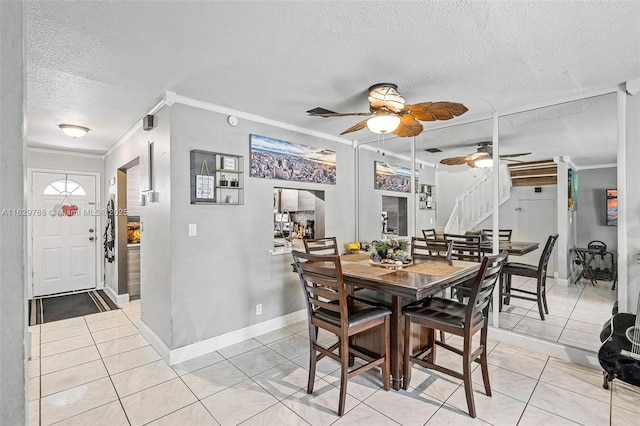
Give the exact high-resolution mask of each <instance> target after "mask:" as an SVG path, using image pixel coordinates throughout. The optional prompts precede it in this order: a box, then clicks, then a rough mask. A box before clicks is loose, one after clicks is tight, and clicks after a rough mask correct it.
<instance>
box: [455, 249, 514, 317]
mask: <svg viewBox="0 0 640 426" xmlns="http://www.w3.org/2000/svg"><path fill="white" fill-rule="evenodd" d="M507 255H508V252H507V251H506V250H503V251H502V252H500V254H498V255H496V256H484V257H483V258H482V265H480V270H479V271H478V274H477V275H476V279H475V281H474V282H473V284H472V286H471V291H470V292H469V301H468V302H467V310H466V312H465V324H471V323H472V319H473V317H474V316H475V315H476V314H477V313H478V312H480V311H482V312H483V315H484V316H485V317H486V316H487V314H488V311H489V303H490V302H491V295H492V294H493V289H494V288H495V286H496V282H498V279H499V278H500V273H501V272H502V266H503V265H504V263H505V261H506V260H507ZM485 320H486V319H485Z"/></svg>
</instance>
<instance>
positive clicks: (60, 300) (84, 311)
mask: <svg viewBox="0 0 640 426" xmlns="http://www.w3.org/2000/svg"><path fill="white" fill-rule="evenodd" d="M112 309H118V307H117V306H116V305H115V304H114V303H113V302H112V301H111V299H109V297H108V296H107V295H106V294H105V293H104V292H103V291H102V290H92V291H87V292H82V293H74V294H67V295H64V296H55V297H43V298H38V299H33V300H31V303H30V304H29V325H36V324H44V323H47V322H53V321H60V320H63V319H69V318H75V317H81V316H84V315H91V314H97V313H99V312H105V311H110V310H112Z"/></svg>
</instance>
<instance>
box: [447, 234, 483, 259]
mask: <svg viewBox="0 0 640 426" xmlns="http://www.w3.org/2000/svg"><path fill="white" fill-rule="evenodd" d="M444 239H445V240H451V241H453V254H452V256H453V258H454V259H456V260H466V261H469V262H480V260H481V258H482V251H481V249H480V243H481V242H482V236H481V235H477V234H474V235H461V234H444Z"/></svg>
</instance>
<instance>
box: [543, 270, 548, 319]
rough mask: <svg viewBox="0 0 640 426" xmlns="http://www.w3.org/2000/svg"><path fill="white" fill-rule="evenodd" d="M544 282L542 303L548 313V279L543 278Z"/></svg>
mask: <svg viewBox="0 0 640 426" xmlns="http://www.w3.org/2000/svg"><path fill="white" fill-rule="evenodd" d="M543 279H544V282H543V283H542V303H543V304H544V312H545V313H546V314H548V313H549V307H548V306H547V279H546V277H545V278H543Z"/></svg>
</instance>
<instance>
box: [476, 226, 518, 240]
mask: <svg viewBox="0 0 640 426" xmlns="http://www.w3.org/2000/svg"><path fill="white" fill-rule="evenodd" d="M482 233H483V234H484V235H486V236H487V238H489V239H490V240H492V239H493V229H483V230H482ZM511 234H513V229H498V241H511Z"/></svg>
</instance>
